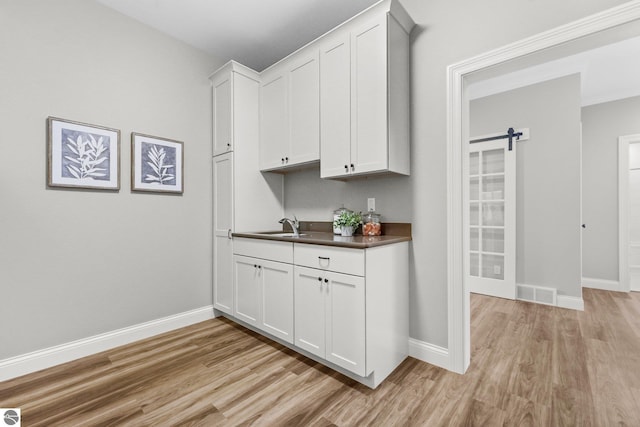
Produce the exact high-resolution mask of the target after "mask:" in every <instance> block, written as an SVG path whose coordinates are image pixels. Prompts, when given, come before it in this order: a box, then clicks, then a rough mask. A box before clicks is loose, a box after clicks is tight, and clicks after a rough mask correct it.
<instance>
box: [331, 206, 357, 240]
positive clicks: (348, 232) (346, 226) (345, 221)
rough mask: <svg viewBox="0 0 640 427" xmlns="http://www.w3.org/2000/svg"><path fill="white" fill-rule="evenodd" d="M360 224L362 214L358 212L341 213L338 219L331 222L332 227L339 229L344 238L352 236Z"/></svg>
mask: <svg viewBox="0 0 640 427" xmlns="http://www.w3.org/2000/svg"><path fill="white" fill-rule="evenodd" d="M361 224H362V214H361V213H360V212H342V213H341V214H340V216H339V217H338V219H336V220H335V221H334V222H333V226H334V227H339V228H340V234H342V236H344V237H349V236H353V232H354V231H355V230H356V228H358V226H359V225H361Z"/></svg>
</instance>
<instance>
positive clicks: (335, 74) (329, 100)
mask: <svg viewBox="0 0 640 427" xmlns="http://www.w3.org/2000/svg"><path fill="white" fill-rule="evenodd" d="M350 46H351V42H350V39H349V33H348V32H347V33H342V34H339V35H338V37H332V38H331V39H329V40H327V42H326V43H324V44H323V45H322V46H321V48H320V75H321V76H322V85H321V86H320V105H321V111H322V119H321V120H320V134H321V135H322V139H321V141H322V143H321V145H320V157H321V158H322V163H321V170H322V174H323V176H328V177H329V176H340V175H342V174H345V173H348V172H349V167H350V166H349V165H350V163H351V152H350V150H349V147H350V146H351V49H350ZM345 147H347V149H345Z"/></svg>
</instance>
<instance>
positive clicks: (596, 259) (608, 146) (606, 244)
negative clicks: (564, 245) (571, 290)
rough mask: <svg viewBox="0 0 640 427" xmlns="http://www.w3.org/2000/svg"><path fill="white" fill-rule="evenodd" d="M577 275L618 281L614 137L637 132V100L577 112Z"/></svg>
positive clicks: (639, 122)
mask: <svg viewBox="0 0 640 427" xmlns="http://www.w3.org/2000/svg"><path fill="white" fill-rule="evenodd" d="M582 131H583V133H582V138H583V139H582V141H583V142H582V144H583V145H582V162H583V163H582V164H583V173H582V177H583V189H582V191H583V193H582V194H583V200H582V207H583V211H582V215H583V220H584V222H585V224H587V228H586V229H585V231H584V235H583V236H584V238H583V242H582V256H583V261H584V265H583V272H582V276H583V277H587V278H591V279H604V280H613V281H618V280H619V277H618V137H619V136H623V135H631V134H636V133H640V97H633V98H627V99H623V100H619V101H613V102H606V103H603V104H597V105H591V106H588V107H584V108H583V109H582Z"/></svg>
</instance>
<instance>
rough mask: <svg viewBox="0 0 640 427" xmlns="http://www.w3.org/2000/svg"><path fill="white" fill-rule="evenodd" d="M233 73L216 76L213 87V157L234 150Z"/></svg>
mask: <svg viewBox="0 0 640 427" xmlns="http://www.w3.org/2000/svg"><path fill="white" fill-rule="evenodd" d="M232 79H233V73H224V74H220V75H218V76H216V79H215V80H213V82H212V87H213V122H214V123H215V127H214V134H213V155H214V156H217V155H219V154H224V153H226V152H228V151H232V150H233V146H232V143H233V134H232V129H233V124H232V123H233V117H232V114H233V112H232V106H233V104H232V101H231V98H232V93H231V87H232V85H233V83H232Z"/></svg>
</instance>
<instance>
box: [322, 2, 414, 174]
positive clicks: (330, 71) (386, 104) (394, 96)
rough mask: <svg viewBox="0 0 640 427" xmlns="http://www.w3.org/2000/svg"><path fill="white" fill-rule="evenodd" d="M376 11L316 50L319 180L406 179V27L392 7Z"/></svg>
mask: <svg viewBox="0 0 640 427" xmlns="http://www.w3.org/2000/svg"><path fill="white" fill-rule="evenodd" d="M380 7H383V8H382V9H381V10H378V9H377V8H374V9H370V10H369V11H368V12H367V13H365V14H363V15H362V16H361V17H358V18H356V19H354V20H353V21H351V22H348V23H347V24H345V25H344V28H343V27H341V28H338V29H337V30H335V32H334V33H335V34H331V35H329V36H327V37H325V38H324V39H323V40H322V41H321V42H320V88H321V103H320V128H321V141H320V153H321V155H320V165H321V168H320V174H321V177H322V178H341V179H344V178H348V177H350V176H356V175H367V174H376V173H397V174H402V175H409V173H410V168H409V145H410V141H409V138H410V135H409V116H410V105H409V31H410V29H411V27H412V26H413V21H412V20H411V18H410V17H409V16H408V15H407V14H406V12H405V11H404V9H402V7H401V6H400V5H399V4H397V3H393V2H386V3H382V4H381V5H380ZM394 14H395V15H394Z"/></svg>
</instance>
